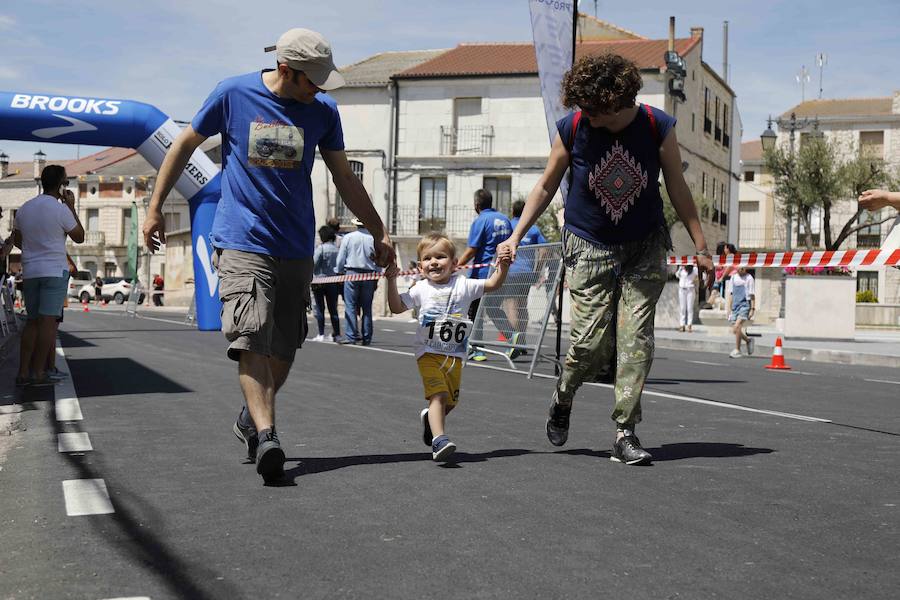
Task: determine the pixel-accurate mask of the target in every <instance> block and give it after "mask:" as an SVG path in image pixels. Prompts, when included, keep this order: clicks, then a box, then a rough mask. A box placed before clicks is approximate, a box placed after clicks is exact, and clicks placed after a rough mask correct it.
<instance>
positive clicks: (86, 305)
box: [81, 302, 91, 312]
mask: <svg viewBox="0 0 900 600" xmlns="http://www.w3.org/2000/svg"><path fill="white" fill-rule="evenodd" d="M81 306H83V307H84V308H83V309H82V312H91V309H89V308H88V303H87V302H82V303H81Z"/></svg>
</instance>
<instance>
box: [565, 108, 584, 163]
mask: <svg viewBox="0 0 900 600" xmlns="http://www.w3.org/2000/svg"><path fill="white" fill-rule="evenodd" d="M581 112H582V111H580V110H579V111H578V112H577V113H575V116H573V117H572V133H571V134H570V135H569V145H568V150H569V154H570V155H571V154H572V150H574V149H575V134H576V133H578V123H580V122H581ZM571 160H572V159H571V157H570V158H569V161H570V162H571Z"/></svg>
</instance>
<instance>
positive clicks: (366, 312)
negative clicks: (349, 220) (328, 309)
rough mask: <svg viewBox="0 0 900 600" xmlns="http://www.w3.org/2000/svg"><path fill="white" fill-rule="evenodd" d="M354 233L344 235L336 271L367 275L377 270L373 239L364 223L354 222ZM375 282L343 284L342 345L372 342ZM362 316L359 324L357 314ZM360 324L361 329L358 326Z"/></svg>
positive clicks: (347, 282) (356, 220) (373, 280)
mask: <svg viewBox="0 0 900 600" xmlns="http://www.w3.org/2000/svg"><path fill="white" fill-rule="evenodd" d="M353 224H354V225H356V227H357V230H356V231H352V232H350V233H348V234H347V235H345V236H344V240H343V241H342V242H341V248H340V250H339V251H338V257H337V271H338V272H339V273H346V274H348V275H370V274H373V273H377V272H378V271H380V270H381V269H379V267H378V265H377V264H376V263H375V260H374V259H373V258H372V257H373V256H374V254H373V252H374V250H373V249H374V246H373V243H374V240H373V238H372V234H370V233H369V231H368V230H367V229H366V227H365V225H363V222H362V221H360V220H359V219H354V221H353ZM377 287H378V280H377V279H369V280H364V281H345V282H344V326H345V328H346V332H347V337H346V338H344V339H343V340H341V343H344V344H362V345H363V346H368V345H369V344H371V343H372V327H373V321H372V300H373V299H374V298H375V289H376V288H377ZM358 312H361V313H362V323H360V321H359V319H358V317H357V313H358ZM360 325H361V327H360Z"/></svg>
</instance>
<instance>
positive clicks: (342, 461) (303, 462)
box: [284, 448, 532, 479]
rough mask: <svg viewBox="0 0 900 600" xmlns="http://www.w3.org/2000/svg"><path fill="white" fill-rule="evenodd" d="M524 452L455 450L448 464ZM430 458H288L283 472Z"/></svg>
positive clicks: (289, 474) (288, 474)
mask: <svg viewBox="0 0 900 600" xmlns="http://www.w3.org/2000/svg"><path fill="white" fill-rule="evenodd" d="M524 454H532V451H531V450H525V449H523V448H504V449H501V450H492V451H490V452H479V453H469V452H457V453H456V454H454V455H453V460H452V461H451V462H450V463H449V464H456V465H461V464H465V463H475V462H484V461H486V460H490V459H492V458H508V457H512V456H522V455H524ZM430 460H431V454H430V453H429V452H407V453H404V454H361V455H357V456H334V457H327V458H288V459H286V462H296V463H298V464H297V465H296V466H295V467H292V468H290V469H285V471H284V474H285V478H286V479H293V478H294V477H300V476H302V475H312V474H313V473H324V472H326V471H334V470H336V469H343V468H344V467H355V466H358V465H383V464H391V463H403V462H419V461H430Z"/></svg>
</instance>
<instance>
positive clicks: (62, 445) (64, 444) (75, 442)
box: [56, 432, 94, 452]
mask: <svg viewBox="0 0 900 600" xmlns="http://www.w3.org/2000/svg"><path fill="white" fill-rule="evenodd" d="M56 445H57V448H59V451H60V452H90V451H91V450H93V449H94V447H93V446H92V445H91V438H90V436H88V434H87V432H79V433H60V434H58V435H57V436H56Z"/></svg>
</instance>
